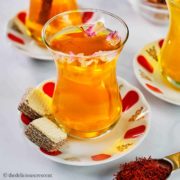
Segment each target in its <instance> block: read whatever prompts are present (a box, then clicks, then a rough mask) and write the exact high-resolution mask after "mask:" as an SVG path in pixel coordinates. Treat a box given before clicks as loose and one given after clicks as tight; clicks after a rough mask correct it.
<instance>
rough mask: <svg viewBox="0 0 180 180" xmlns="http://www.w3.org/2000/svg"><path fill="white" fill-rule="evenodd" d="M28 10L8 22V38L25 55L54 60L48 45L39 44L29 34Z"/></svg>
mask: <svg viewBox="0 0 180 180" xmlns="http://www.w3.org/2000/svg"><path fill="white" fill-rule="evenodd" d="M25 18H26V12H25V11H22V12H19V13H18V14H17V15H16V16H15V17H13V18H12V19H11V20H9V22H8V24H7V31H6V36H7V39H8V40H9V41H10V42H11V43H12V45H14V47H15V48H17V49H18V50H20V51H21V52H22V53H24V54H25V55H27V56H29V57H31V58H35V59H38V60H51V61H52V60H53V57H52V55H51V54H50V52H49V51H48V49H47V48H46V47H44V48H43V47H41V46H39V45H38V44H37V43H36V41H35V40H34V39H33V38H31V37H30V36H28V35H27V33H26V32H27V31H26V27H25Z"/></svg>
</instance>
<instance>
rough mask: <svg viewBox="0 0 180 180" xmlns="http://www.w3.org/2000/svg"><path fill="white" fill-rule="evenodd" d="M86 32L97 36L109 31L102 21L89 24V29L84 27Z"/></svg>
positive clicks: (90, 35)
mask: <svg viewBox="0 0 180 180" xmlns="http://www.w3.org/2000/svg"><path fill="white" fill-rule="evenodd" d="M83 29H84V28H83ZM84 32H85V33H86V34H87V35H88V36H89V37H92V36H95V35H97V34H100V33H103V34H104V33H109V31H108V30H107V29H106V28H105V26H104V24H103V23H102V22H97V23H96V24H94V25H91V26H89V27H88V28H87V29H84Z"/></svg>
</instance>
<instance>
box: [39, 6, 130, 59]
mask: <svg viewBox="0 0 180 180" xmlns="http://www.w3.org/2000/svg"><path fill="white" fill-rule="evenodd" d="M74 12H101V13H104V14H107V15H109V16H111V17H113V18H115V19H117V20H118V21H119V22H120V23H121V24H123V26H124V27H125V29H126V37H125V39H124V41H123V43H122V44H121V46H120V47H119V48H118V49H115V50H110V51H105V52H103V55H105V56H106V55H111V54H113V53H115V52H117V51H119V50H121V48H122V47H123V46H124V44H125V43H126V41H127V39H128V37H129V28H128V26H127V24H126V23H125V21H124V20H123V19H122V18H120V17H119V16H117V15H115V14H113V13H110V12H108V11H104V10H100V9H93V8H81V9H77V10H70V11H65V12H63V13H59V14H57V15H55V16H54V17H52V18H51V19H49V20H48V21H47V22H46V23H45V25H44V26H43V29H42V32H41V34H42V40H43V42H44V44H45V45H46V46H47V48H48V49H50V50H51V51H52V52H54V53H56V54H61V55H63V56H67V57H76V58H82V57H83V58H91V57H99V56H100V55H97V54H92V55H78V54H75V55H70V54H67V53H64V52H62V51H57V50H54V49H52V48H51V47H50V45H49V43H48V42H47V41H46V29H47V27H48V25H49V24H50V23H51V22H53V21H54V20H55V19H56V18H57V17H60V16H64V15H67V14H70V13H74Z"/></svg>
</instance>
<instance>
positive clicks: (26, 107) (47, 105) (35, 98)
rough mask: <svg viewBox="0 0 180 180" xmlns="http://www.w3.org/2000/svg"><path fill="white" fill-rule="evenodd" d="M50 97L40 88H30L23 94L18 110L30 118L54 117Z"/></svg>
mask: <svg viewBox="0 0 180 180" xmlns="http://www.w3.org/2000/svg"><path fill="white" fill-rule="evenodd" d="M51 104H52V99H51V98H50V97H49V96H48V95H46V94H45V93H43V91H42V90H40V89H35V88H30V89H28V90H27V91H26V93H25V95H24V96H23V98H22V100H21V102H20V104H19V106H18V110H19V111H21V112H22V113H24V114H25V115H26V116H28V117H29V118H30V119H31V120H34V119H37V118H40V117H43V116H45V117H48V118H50V119H54V118H53V115H52V108H51Z"/></svg>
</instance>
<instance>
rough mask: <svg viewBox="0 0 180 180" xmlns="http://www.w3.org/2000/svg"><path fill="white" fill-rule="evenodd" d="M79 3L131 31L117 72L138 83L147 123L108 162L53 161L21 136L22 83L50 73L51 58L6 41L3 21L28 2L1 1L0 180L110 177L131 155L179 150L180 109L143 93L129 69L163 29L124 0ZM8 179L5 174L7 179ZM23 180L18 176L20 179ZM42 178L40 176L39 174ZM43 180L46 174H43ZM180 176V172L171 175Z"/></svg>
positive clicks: (96, 179)
mask: <svg viewBox="0 0 180 180" xmlns="http://www.w3.org/2000/svg"><path fill="white" fill-rule="evenodd" d="M79 2H80V4H82V6H83V7H96V8H101V9H104V10H108V11H111V12H113V13H115V14H117V15H118V16H121V17H122V18H123V19H124V20H125V21H126V22H127V24H128V26H129V29H130V37H129V40H128V42H127V44H126V46H125V48H124V50H123V52H122V54H121V56H120V59H119V62H118V67H117V74H118V75H120V76H121V77H123V78H125V79H126V80H128V81H129V82H130V83H132V84H133V85H135V86H137V87H138V88H139V89H140V90H142V92H143V93H144V95H145V96H146V98H147V100H148V102H149V103H150V105H151V108H152V127H151V130H150V133H149V135H148V136H147V138H146V139H145V141H144V142H143V143H142V144H141V146H140V147H139V148H137V149H136V150H135V151H134V152H132V153H130V154H129V155H128V156H126V157H124V158H122V159H119V160H117V161H115V162H113V163H110V164H106V165H101V166H97V167H88V168H87V167H82V168H79V167H72V166H66V165H61V164H57V163H55V162H52V161H50V160H48V159H46V158H44V157H43V156H41V155H40V154H39V153H38V152H36V151H34V150H33V149H32V148H31V146H29V144H28V143H27V142H26V141H25V140H24V139H23V136H22V134H21V129H20V127H19V124H18V120H19V119H18V118H19V117H18V113H17V104H18V103H19V100H20V98H21V96H22V94H23V93H24V90H25V89H26V88H27V87H30V86H35V85H36V84H38V83H39V82H41V81H43V80H44V79H47V78H49V77H52V76H55V74H56V72H55V66H54V64H53V63H52V62H42V61H38V60H33V59H30V58H28V57H26V56H24V55H23V54H21V53H20V52H18V51H17V50H16V49H15V48H13V47H12V46H11V45H10V43H8V42H7V39H6V38H5V31H6V24H7V21H8V19H10V18H11V17H12V16H13V15H14V14H16V12H18V11H19V10H22V9H26V8H27V6H28V0H18V1H17V0H1V11H0V32H1V33H0V63H1V64H0V111H1V112H0V179H3V176H2V173H6V172H7V173H33V174H35V173H49V174H52V176H53V178H50V179H55V180H71V179H73V180H100V179H103V180H111V179H112V175H113V173H114V172H116V171H117V169H118V167H119V163H120V162H121V163H122V162H125V161H129V160H133V159H134V158H135V157H136V156H150V155H151V156H152V157H157V158H159V157H164V156H166V155H169V154H171V153H174V152H177V151H180V138H179V137H180V107H178V106H174V105H171V104H168V103H166V102H163V101H161V100H159V99H157V98H155V97H153V96H152V95H151V94H149V93H148V92H146V91H145V90H144V89H143V88H142V87H141V86H140V84H139V83H138V82H137V80H136V78H135V76H134V74H133V69H132V60H133V56H134V55H135V54H136V52H137V51H138V50H139V49H140V48H141V47H142V46H143V45H144V44H146V43H148V42H150V41H153V40H156V39H159V38H162V37H164V35H165V33H166V31H167V27H160V26H155V25H153V24H150V23H148V22H146V21H145V20H144V19H143V18H142V17H140V16H139V15H137V14H136V13H135V12H133V10H132V9H131V7H130V6H129V4H128V2H127V1H126V0H111V1H108V0H81V1H79ZM6 179H8V178H6ZM21 179H23V178H21ZM41 179H43V178H41ZM44 179H47V178H44ZM170 179H172V180H178V179H180V171H177V172H176V173H174V174H173V176H172V177H171V178H170Z"/></svg>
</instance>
